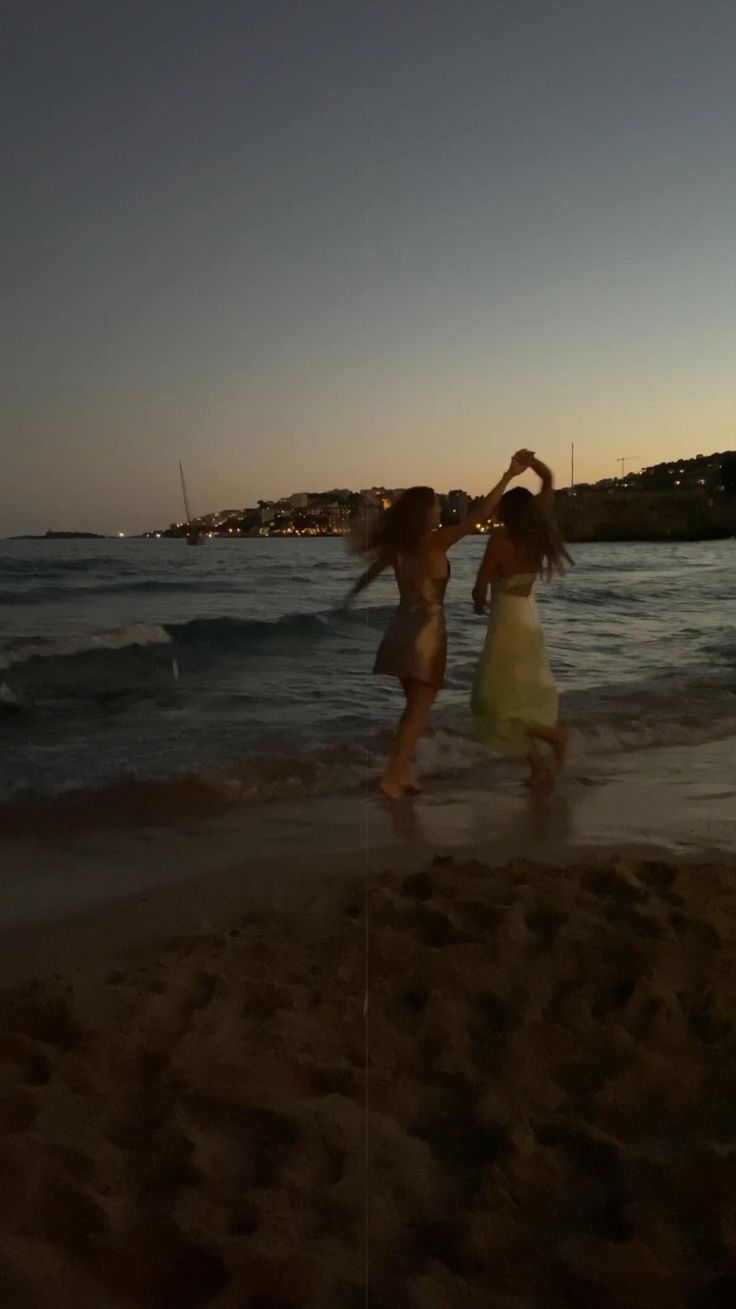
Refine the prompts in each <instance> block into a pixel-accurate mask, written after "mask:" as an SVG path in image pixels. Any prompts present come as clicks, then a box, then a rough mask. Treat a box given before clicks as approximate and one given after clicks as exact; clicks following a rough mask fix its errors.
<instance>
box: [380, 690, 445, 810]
mask: <svg viewBox="0 0 736 1309" xmlns="http://www.w3.org/2000/svg"><path fill="white" fill-rule="evenodd" d="M404 694H405V695H406V709H405V710H404V713H403V715H402V717H401V721H400V723H399V730H398V732H397V735H396V744H395V746H394V748H393V751H392V752H391V757H390V759H389V761H388V767H387V769H386V772H385V774H384V777H383V780H382V782H381V790H382V791H383V794H384V795H385V796H388V798H389V800H398V799H399V797H400V795H401V793H402V791H403V790H404V788H405V787H406V786H407V785H408V784H409V779H410V775H411V766H412V760H413V758H414V751H415V749H416V744H417V741H418V740H419V738H420V736H421V735H422V732H423V731H424V729H425V727H426V725H427V719H428V718H429V714H430V710H431V708H432V705H433V704H434V701H435V698H436V695H437V690H436V687H434V686H427V685H425V683H424V682H405V683H404Z"/></svg>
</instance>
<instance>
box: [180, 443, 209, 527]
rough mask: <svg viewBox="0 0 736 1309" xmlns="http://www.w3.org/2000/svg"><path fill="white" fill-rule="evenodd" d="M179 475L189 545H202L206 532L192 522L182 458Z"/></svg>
mask: <svg viewBox="0 0 736 1309" xmlns="http://www.w3.org/2000/svg"><path fill="white" fill-rule="evenodd" d="M179 476H180V478H181V493H182V495H183V497H184V513H185V514H186V517H187V545H202V544H203V543H204V540H205V537H204V534H203V533H202V532H200V530H199V528H198V527H195V526H194V525H193V523H192V509H191V505H190V504H189V496H188V495H187V484H186V482H185V480H184V469H183V468H182V466H181V459H180V460H179Z"/></svg>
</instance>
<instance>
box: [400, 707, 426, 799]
mask: <svg viewBox="0 0 736 1309" xmlns="http://www.w3.org/2000/svg"><path fill="white" fill-rule="evenodd" d="M401 685H402V687H403V689H404V695H405V696H406V709H405V710H404V712H403V714H402V717H401V722H400V724H399V731H401V727H402V725H403V723H404V719H405V718H406V716H407V714H408V712H409V692H410V689H411V686H412V683H411V682H408V681H407V682H402V683H401ZM404 790H405V791H407V792H408V794H409V795H421V794H422V786H421V783H420V781H419V778H418V777H417V771H416V768H415V766H414V756H413V755H412V761H411V763H410V765H409V768H408V771H407V774H406V778H405V780H404Z"/></svg>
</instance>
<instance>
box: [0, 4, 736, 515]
mask: <svg viewBox="0 0 736 1309" xmlns="http://www.w3.org/2000/svg"><path fill="white" fill-rule="evenodd" d="M1 22H2V42H1V48H2V61H3V69H2V73H3V76H2V82H3V87H2V93H1V94H2V101H3V111H4V121H5V123H6V124H7V125H8V129H7V130H6V132H5V134H4V143H3V146H2V169H3V178H4V183H5V185H4V191H5V196H6V202H5V205H4V241H3V249H4V265H5V266H4V269H3V283H4V288H5V297H4V298H5V301H6V305H8V307H9V312H6V314H5V315H4V319H5V324H4V326H3V329H2V330H3V358H4V367H3V373H4V378H3V391H4V405H3V410H4V412H3V417H2V431H1V432H0V450H1V452H2V464H1V465H0V467H2V476H1V477H0V535H6V534H10V533H13V532H43V531H45V530H46V529H47V528H49V527H51V528H54V529H76V530H89V531H103V532H108V531H111V532H113V531H126V532H137V531H142V530H145V529H147V528H150V527H157V526H161V525H165V524H167V523H169V522H170V521H171V520H172V519H175V518H179V517H180V516H181V506H180V498H179V487H178V471H177V463H178V460H179V459H181V460H182V461H183V463H184V466H185V470H186V473H187V479H188V482H189V489H190V497H191V500H192V502H193V509H194V512H195V513H196V512H207V511H210V510H217V509H221V508H240V507H244V506H246V505H251V504H254V503H255V502H256V501H257V500H258V499H267V498H272V497H277V496H281V495H286V494H289V493H291V492H294V491H301V490H324V489H329V488H332V487H352V488H354V489H360V488H362V487H367V486H373V485H374V484H376V485H385V486H388V487H397V486H408V485H411V484H412V483H414V482H422V483H427V482H429V483H432V484H434V485H435V486H437V488H438V489H440V490H447V489H450V488H454V487H464V488H466V489H468V490H469V491H471V492H472V493H481V492H483V491H485V490H487V489H488V487H489V486H490V485H492V484H493V483H494V482H495V481H496V480H497V477H498V474H499V473H500V471H501V469H502V466H503V465H504V461H505V460H506V457H507V455H508V453H509V452H510V451H512V450H513V449H516V448H517V447H519V446H522V445H523V446H529V447H531V448H534V449H536V450H537V452H538V453H539V454H540V455H541V456H542V457H544V458H546V459H547V460H548V461H549V462H551V463H552V465H553V467H554V468H555V469H556V471H557V474H558V480H559V481H560V483H561V484H565V483H566V481H567V480H568V479H569V465H570V446H571V443H573V442H574V443H575V447H576V477H577V479H578V480H581V481H582V480H586V481H587V480H591V479H597V478H600V477H606V476H611V475H613V474H614V473H615V471H616V459H617V458H619V457H620V456H627V457H630V463H629V464H628V468H629V469H635V468H636V467H637V466H640V465H641V466H645V465H647V464H651V463H655V462H657V461H659V460H661V459H667V458H675V457H682V456H687V455H694V454H698V453H701V452H703V453H710V452H711V451H715V450H725V449H733V448H734V447H736V386H735V385H734V383H735V381H736V377H735V368H734V361H735V360H736V163H735V159H736V153H735V151H734V146H735V144H736V78H734V71H733V70H734V51H735V50H736V0H616V3H611V0H364V2H363V3H359V2H357V0H356V2H354V0H216V2H213V0H201V2H200V0H197V2H195V0H108V2H107V3H105V4H100V3H99V0H89V2H87V0H84V2H83V0H65V3H64V4H59V3H58V0H5V4H4V5H3V9H2V19H1Z"/></svg>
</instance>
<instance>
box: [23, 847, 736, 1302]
mask: <svg viewBox="0 0 736 1309" xmlns="http://www.w3.org/2000/svg"><path fill="white" fill-rule="evenodd" d="M734 871H735V869H734V862H733V860H732V859H729V858H727V857H726V856H723V857H721V858H720V859H718V860H717V861H716V860H715V859H710V860H705V859H703V858H701V859H699V860H693V859H690V860H686V859H683V858H678V859H675V858H659V859H654V858H651V857H650V858H645V859H642V858H639V859H636V858H631V857H628V858H616V857H613V856H612V857H610V858H607V859H599V860H591V859H587V858H582V859H578V860H577V862H574V863H568V864H567V865H560V864H559V863H558V864H549V863H541V862H533V861H530V860H528V859H521V858H517V859H514V860H512V861H511V862H509V863H507V864H505V865H504V866H502V867H496V868H491V867H489V866H487V865H485V864H483V863H481V862H478V861H474V860H466V861H462V862H453V860H452V858H451V857H450V856H443V857H442V858H439V859H438V860H436V861H434V862H430V861H428V862H427V863H426V864H425V866H424V868H423V869H420V870H419V871H414V872H412V873H411V874H410V875H409V876H406V875H405V872H404V871H403V870H399V869H398V868H397V870H396V871H390V870H389V871H387V872H385V873H383V874H377V873H373V872H371V873H369V875H368V877H367V880H366V881H363V880H361V879H357V878H351V879H348V880H347V881H344V882H343V884H342V885H339V886H335V885H331V886H329V887H325V889H324V890H322V891H321V892H320V893H319V894H318V895H317V896H316V898H314V899H313V900H312V902H311V904H310V905H309V906H308V908H305V907H303V906H300V907H299V909H298V910H295V911H294V912H287V911H285V910H283V909H277V908H271V907H268V906H264V907H263V908H260V909H257V910H254V911H252V912H251V913H249V914H247V915H246V916H243V915H241V916H239V917H238V919H237V920H233V921H232V923H231V924H230V925H229V926H228V927H225V928H222V929H219V930H216V931H212V932H209V933H201V932H199V933H192V934H179V935H177V936H176V937H175V938H172V939H169V940H167V941H163V942H159V943H158V944H157V945H155V946H154V945H149V946H147V947H146V948H145V950H144V951H143V953H141V952H140V951H139V952H138V955H137V957H135V958H134V959H129V960H128V962H127V963H125V964H122V965H121V966H120V967H119V968H117V967H116V968H115V969H114V970H112V971H109V970H108V973H107V976H106V978H105V981H104V983H103V984H102V986H101V987H100V996H99V997H98V1000H99V1001H100V1003H98V1004H97V1006H96V1008H94V1009H93V1008H92V1007H90V1006H89V1005H88V1004H86V1002H85V1001H84V999H83V996H82V994H81V993H80V992H79V989H78V987H77V986H76V985H75V986H70V984H69V983H68V982H66V981H65V980H64V979H63V978H56V979H50V980H49V979H45V980H43V981H39V982H36V983H33V984H30V985H29V984H25V985H22V986H17V987H15V988H14V989H12V990H9V991H8V990H6V991H5V992H4V993H3V994H2V996H1V997H0V1287H2V1291H3V1295H2V1304H3V1309H31V1307H32V1309H45V1307H46V1306H49V1309H51V1306H53V1307H54V1309H66V1306H69V1307H71V1306H74V1309H87V1307H89V1309H108V1306H109V1307H110V1309H113V1307H114V1309H128V1307H129V1306H130V1307H132V1306H136V1307H137V1306H141V1307H146V1309H147V1307H155V1309H158V1307H159V1306H161V1307H162V1309H163V1307H164V1306H165V1307H166V1309H169V1307H171V1309H174V1307H176V1309H199V1307H200V1306H209V1307H211V1309H226V1307H227V1309H230V1307H232V1309H235V1307H236V1306H237V1309H352V1307H353V1306H354V1307H355V1309H358V1306H362V1305H364V1304H366V1303H368V1304H369V1305H371V1306H373V1307H374V1309H379V1307H381V1309H382V1307H383V1306H386V1307H388V1306H391V1309H394V1307H396V1306H408V1309H448V1307H449V1309H454V1307H455V1306H466V1305H467V1306H479V1307H480V1306H483V1309H488V1307H490V1309H502V1307H503V1309H536V1307H537V1306H544V1307H545V1309H546V1307H547V1306H549V1307H550V1309H558V1307H559V1309H563V1307H564V1309H568V1307H569V1306H572V1307H573V1309H577V1307H578V1306H579V1309H598V1307H600V1309H607V1307H609V1306H610V1307H614V1306H615V1307H616V1309H658V1307H659V1306H661V1307H662V1309H678V1307H680V1306H682V1307H683V1309H685V1307H686V1306H688V1307H689V1306H695V1305H697V1306H698V1307H699V1309H710V1307H711V1306H712V1307H713V1309H715V1307H716V1306H721V1307H723V1306H726V1305H729V1306H730V1305H731V1304H733V1303H736V958H735V954H736V950H735V947H734V930H733V924H734V910H735V909H736V892H735V891H734ZM366 976H367V995H368V1004H367V1014H365V1013H364V1006H365V997H366ZM366 1277H367V1288H368V1294H367V1297H366Z"/></svg>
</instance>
